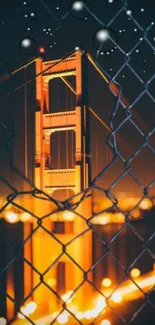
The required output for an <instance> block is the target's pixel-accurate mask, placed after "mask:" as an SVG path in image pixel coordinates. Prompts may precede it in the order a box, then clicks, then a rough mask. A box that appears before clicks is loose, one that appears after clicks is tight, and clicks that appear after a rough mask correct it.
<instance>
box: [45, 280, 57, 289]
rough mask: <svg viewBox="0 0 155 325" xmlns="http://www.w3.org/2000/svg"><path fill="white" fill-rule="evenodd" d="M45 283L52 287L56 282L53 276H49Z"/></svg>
mask: <svg viewBox="0 0 155 325" xmlns="http://www.w3.org/2000/svg"><path fill="white" fill-rule="evenodd" d="M47 284H48V285H49V286H50V287H54V286H55V285H56V284H57V280H56V279H55V278H50V279H48V280H47Z"/></svg>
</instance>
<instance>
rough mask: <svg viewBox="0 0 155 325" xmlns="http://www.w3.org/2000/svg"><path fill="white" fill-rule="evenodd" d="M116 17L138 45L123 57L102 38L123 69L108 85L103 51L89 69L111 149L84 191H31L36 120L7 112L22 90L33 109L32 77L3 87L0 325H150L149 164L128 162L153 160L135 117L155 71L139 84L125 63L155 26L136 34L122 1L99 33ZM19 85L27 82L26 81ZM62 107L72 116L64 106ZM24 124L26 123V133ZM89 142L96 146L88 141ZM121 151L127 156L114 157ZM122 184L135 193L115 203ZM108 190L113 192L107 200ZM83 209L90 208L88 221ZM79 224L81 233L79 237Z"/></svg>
mask: <svg viewBox="0 0 155 325" xmlns="http://www.w3.org/2000/svg"><path fill="white" fill-rule="evenodd" d="M44 5H45V4H44ZM46 6H47V4H46ZM85 9H86V10H88V11H89V14H90V15H92V16H93V17H94V18H95V19H98V17H96V16H95V14H94V13H93V12H92V11H90V9H89V6H88V7H87V5H85ZM122 13H123V14H125V15H128V17H129V19H130V20H132V22H133V24H134V26H135V28H138V29H139V30H140V32H141V36H140V38H139V39H138V41H137V42H136V44H134V46H132V47H131V48H130V49H129V50H128V51H126V50H124V49H123V47H122V46H121V45H120V44H118V43H116V38H115V34H112V33H111V34H110V42H111V44H112V45H113V47H112V50H113V48H114V47H115V46H117V50H118V51H119V53H121V55H122V57H123V63H121V64H120V65H119V67H117V69H115V70H116V71H115V73H114V75H113V76H111V75H110V74H109V73H108V72H107V71H105V70H104V65H103V61H102V60H103V56H104V55H105V53H104V50H103V48H102V45H103V43H102V42H101V43H102V44H101V43H100V47H99V48H98V51H97V56H96V58H95V60H94V61H93V60H92V62H94V63H93V64H94V66H95V68H96V70H97V71H98V72H99V73H100V74H102V75H104V78H105V79H106V82H107V84H108V86H107V87H109V90H110V92H111V94H112V96H113V97H114V98H115V100H116V102H115V104H114V105H113V107H111V111H112V112H111V117H110V121H109V123H108V125H107V123H105V122H104V121H103V119H102V118H101V117H100V116H99V114H97V113H95V111H94V110H93V109H92V108H89V109H90V111H91V112H93V113H94V115H95V117H96V118H97V119H98V120H99V121H100V122H101V123H102V124H103V127H104V128H105V127H106V129H107V130H108V132H109V135H108V137H107V139H106V143H103V146H106V145H107V144H108V148H111V149H110V151H109V152H110V153H111V159H109V161H108V163H106V165H105V166H104V168H103V166H102V168H101V170H100V172H99V173H98V175H95V178H94V179H93V181H92V182H91V184H90V186H89V187H88V188H86V189H85V190H83V192H81V193H78V194H76V195H72V194H71V193H70V192H69V190H68V193H67V194H68V197H67V199H65V200H61V199H59V197H57V198H55V197H54V196H53V195H49V194H47V193H46V192H44V191H42V190H41V189H40V188H36V187H35V186H34V165H35V163H34V140H32V139H33V137H34V133H33V126H34V124H33V123H34V118H35V116H34V115H35V114H34V111H32V112H31V113H30V112H29V113H26V115H24V116H21V114H23V113H21V112H20V111H19V109H18V108H16V110H14V112H13V113H11V110H12V103H14V104H13V105H15V106H16V107H17V106H20V105H19V103H18V100H19V99H17V97H16V92H17V90H19V88H21V89H22V90H21V91H22V93H21V97H22V99H23V98H24V107H25V108H26V107H27V105H30V106H31V105H32V104H31V101H33V97H34V94H33V93H34V91H35V89H34V87H33V86H32V80H33V79H34V80H35V79H36V76H35V77H33V76H34V71H33V73H32V71H30V72H28V71H27V70H26V69H24V73H25V74H24V78H25V79H24V83H23V84H22V85H20V86H18V87H14V84H16V80H15V79H13V81H12V85H11V86H10V84H9V83H8V89H7V93H6V94H5V95H3V96H2V97H1V98H0V99H1V105H2V107H3V105H4V106H5V107H6V106H7V107H10V108H11V110H9V114H14V115H16V118H15V122H14V125H10V124H11V123H10V120H11V121H12V116H9V117H8V110H6V114H5V113H4V116H3V118H2V121H1V122H0V126H1V127H0V130H1V157H0V162H1V170H2V172H1V174H0V175H1V176H0V180H1V210H0V212H1V220H0V231H1V236H0V247H1V253H0V254H1V255H0V256H1V258H0V317H1V318H0V325H5V324H18V323H19V324H23V325H24V324H37V325H43V324H47V325H49V324H100V325H119V324H146V322H149V323H150V324H154V323H155V313H154V307H155V298H154V284H155V273H154V270H153V266H154V258H155V257H154V234H155V229H154V227H155V224H154V170H153V171H150V170H151V168H152V167H149V164H148V162H146V161H144V164H148V167H146V169H145V168H144V166H142V163H141V162H142V157H141V156H140V159H139V160H138V162H137V164H136V168H132V166H133V162H134V161H135V159H137V157H138V155H140V153H141V152H142V151H143V150H145V149H146V150H149V153H147V151H146V152H144V153H143V157H144V156H145V158H149V159H152V161H153V158H152V157H153V156H154V145H153V141H154V139H153V135H154V130H155V129H154V118H152V119H153V124H152V126H151V127H149V126H148V123H147V119H146V120H142V119H141V118H140V117H139V116H138V114H137V111H136V109H135V107H137V106H136V105H138V103H139V102H140V105H141V106H143V105H144V106H145V105H148V106H147V114H149V108H150V106H151V105H153V107H154V103H155V98H154V91H153V90H152V85H153V82H154V76H155V74H154V68H153V65H152V71H151V75H150V77H149V78H148V79H147V80H145V78H144V79H143V77H141V75H140V74H139V73H138V72H137V69H136V66H135V67H134V64H133V62H132V55H134V53H135V52H136V51H139V46H141V44H142V43H143V46H144V48H145V46H146V47H149V48H150V49H151V51H155V48H154V46H153V44H152V42H151V41H150V39H149V37H148V34H149V31H150V30H151V28H153V26H154V22H151V23H150V24H149V26H148V27H147V28H143V27H142V26H141V25H140V23H139V22H138V21H137V20H136V19H135V18H134V17H133V16H132V12H130V10H129V8H128V6H127V3H124V2H122V6H121V8H120V9H119V11H118V12H117V13H116V14H115V16H114V17H113V19H112V20H110V22H109V24H108V25H107V26H106V29H107V30H108V28H112V27H113V24H114V23H115V20H116V19H118V18H119V16H120V15H121V14H122ZM67 14H68V13H67ZM67 14H66V15H65V16H64V17H65V18H66V17H67ZM64 17H63V19H64ZM63 19H62V21H63ZM98 20H99V19H98ZM99 21H100V20H99ZM104 28H105V26H104ZM146 51H147V49H146ZM107 52H108V51H106V53H107ZM137 53H138V52H137ZM90 58H91V56H90ZM124 69H127V72H126V78H128V74H131V75H133V76H134V77H136V80H138V81H139V83H140V84H141V88H140V89H141V90H140V91H139V90H138V93H136V92H135V93H134V95H135V96H134V98H133V97H132V96H131V98H127V99H126V98H125V97H124V91H126V87H127V88H128V87H131V88H132V87H133V88H132V90H133V92H134V88H135V87H136V82H135V84H134V82H133V84H132V85H131V84H126V85H124V81H123V79H122V80H121V81H120V80H119V78H118V77H119V75H120V73H124ZM28 76H29V77H30V82H28V81H27V80H28V79H29V78H28ZM129 78H130V77H129ZM130 80H131V79H130ZM10 83H11V81H10ZM10 89H11V90H10ZM12 89H14V90H12ZM28 92H29V95H28ZM145 96H147V98H149V101H150V102H149V104H148V103H147V104H146V103H145V99H144V97H145ZM126 97H128V96H126ZM129 97H130V96H129ZM5 100H6V102H4V101H5ZM143 100H144V104H143ZM128 101H129V102H128ZM149 105H150V106H149ZM71 107H72V109H73V106H72V105H71ZM120 108H121V109H122V112H123V113H122V114H123V117H122V115H121V118H118V116H119V115H118V112H119V110H120ZM24 112H25V111H24ZM152 116H153V115H152ZM22 118H23V119H24V123H25V125H26V123H27V125H28V128H27V129H25V130H24V132H25V134H24V133H23V138H24V141H26V142H24V144H23V143H22V141H21V140H20V139H17V134H15V133H16V128H17V129H18V127H19V124H20V123H21V119H22ZM30 120H31V121H32V120H33V123H32V124H31V127H30V124H29V123H30V122H29V121H30ZM127 124H128V127H129V130H128V131H127V132H129V134H130V133H132V132H133V133H134V132H135V131H133V129H134V130H136V132H137V133H136V137H137V138H138V137H140V140H137V138H135V139H134V141H135V143H136V150H134V149H133V148H130V143H128V140H127V141H126V142H125V141H124V139H122V141H123V142H122V143H123V149H122V148H121V147H120V146H119V145H120V138H121V137H120V134H118V133H119V132H120V130H121V128H122V127H124V126H126V125H127ZM14 131H15V133H14ZM125 132H126V131H125ZM91 133H93V132H92V130H91ZM27 134H29V136H28V137H27ZM24 135H25V137H24ZM134 136H135V135H134ZM15 138H16V140H17V141H15ZM92 138H95V134H94V133H93V137H92ZM124 138H125V137H124ZM132 140H133V139H132ZM125 146H126V148H127V154H126V153H124V151H123V150H124V149H126V148H125ZM19 147H20V150H19ZM130 149H131V150H132V151H131V150H130ZM98 150H99V151H100V149H98ZM107 150H109V149H107ZM130 151H131V154H130ZM16 153H17V154H16ZM147 154H148V157H146V156H147ZM17 155H18V156H17ZM25 159H26V160H25ZM53 159H55V158H54V157H53ZM118 160H119V162H120V163H121V164H122V166H123V168H124V170H123V171H122V172H120V170H122V169H119V167H118V173H114V175H113V169H112V168H113V166H115V165H116V164H117V162H118ZM17 166H19V168H17ZM26 166H28V167H27V168H26ZM151 166H152V165H151ZM147 168H148V169H147ZM49 169H51V167H50V168H49ZM140 169H141V170H142V172H141V173H140V174H139V175H140V176H141V174H143V179H145V180H147V182H146V183H145V182H142V181H140V177H138V176H137V170H138V171H139V170H140ZM144 170H145V175H144ZM108 173H109V174H108ZM111 175H112V178H111ZM104 177H105V179H108V180H109V179H110V184H109V183H108V186H104ZM125 177H127V178H125ZM128 177H129V178H128ZM111 179H112V180H111ZM123 179H125V186H127V187H128V186H129V187H130V188H131V192H132V193H137V187H138V195H137V196H136V195H135V196H134V195H132V197H131V196H129V197H128V198H126V197H125V198H124V197H123V196H122V198H120V197H119V198H118V196H117V185H118V184H119V192H123V191H124V183H121V181H122V180H123ZM100 181H101V182H100ZM128 182H129V183H128ZM130 182H131V185H130ZM126 183H127V184H126ZM144 183H145V185H143V184H144ZM132 184H133V185H132ZM114 188H116V191H113V189H114ZM94 193H97V194H96V195H97V196H98V195H99V193H101V198H102V195H103V203H102V204H101V205H100V206H99V205H98V204H97V203H94V201H93V198H94ZM139 193H140V194H139ZM137 197H138V198H137ZM101 200H102V199H101ZM101 200H100V201H101ZM90 205H92V206H93V212H91V209H90ZM34 207H35V208H34ZM87 209H88V211H89V213H87ZM76 220H78V222H76ZM79 223H80V229H82V231H80V232H78V225H79ZM76 227H77V228H76ZM85 266H86V267H85Z"/></svg>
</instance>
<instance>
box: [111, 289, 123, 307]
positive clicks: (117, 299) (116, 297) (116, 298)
mask: <svg viewBox="0 0 155 325" xmlns="http://www.w3.org/2000/svg"><path fill="white" fill-rule="evenodd" d="M112 300H113V302H115V303H116V304H117V303H120V302H121V301H122V295H121V294H120V292H114V293H113V295H112Z"/></svg>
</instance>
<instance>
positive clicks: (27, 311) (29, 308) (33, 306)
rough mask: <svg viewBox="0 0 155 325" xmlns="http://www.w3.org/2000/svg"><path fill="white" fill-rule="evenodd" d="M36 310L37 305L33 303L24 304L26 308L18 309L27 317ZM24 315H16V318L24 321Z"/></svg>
mask: <svg viewBox="0 0 155 325" xmlns="http://www.w3.org/2000/svg"><path fill="white" fill-rule="evenodd" d="M36 309H37V304H36V303H35V302H34V301H31V302H29V303H28V304H26V306H22V307H21V308H20V311H21V312H22V313H23V314H24V315H25V316H29V315H32V314H33V313H34V312H35V310H36ZM24 315H22V314H20V313H18V318H20V319H25V317H24Z"/></svg>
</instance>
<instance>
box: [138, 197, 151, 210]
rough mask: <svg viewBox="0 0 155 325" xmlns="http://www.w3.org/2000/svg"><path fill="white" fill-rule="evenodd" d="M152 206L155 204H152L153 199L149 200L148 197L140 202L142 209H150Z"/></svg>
mask: <svg viewBox="0 0 155 325" xmlns="http://www.w3.org/2000/svg"><path fill="white" fill-rule="evenodd" d="M152 206H153V204H152V203H151V201H150V200H148V199H144V200H143V201H142V202H141V203H140V208H141V209H142V210H149V209H151V208H152Z"/></svg>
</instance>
